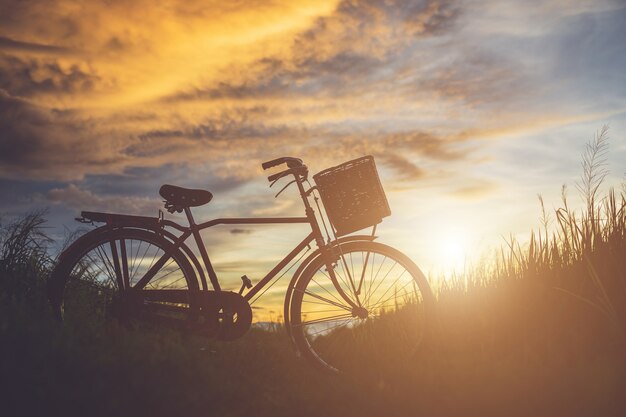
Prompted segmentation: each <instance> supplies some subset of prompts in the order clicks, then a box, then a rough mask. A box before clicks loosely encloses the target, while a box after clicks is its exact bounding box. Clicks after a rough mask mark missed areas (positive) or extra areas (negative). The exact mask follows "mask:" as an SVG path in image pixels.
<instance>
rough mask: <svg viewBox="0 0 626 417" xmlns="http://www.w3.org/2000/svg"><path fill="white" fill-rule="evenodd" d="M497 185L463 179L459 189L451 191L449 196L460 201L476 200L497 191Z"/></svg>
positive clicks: (479, 180)
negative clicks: (460, 199)
mask: <svg viewBox="0 0 626 417" xmlns="http://www.w3.org/2000/svg"><path fill="white" fill-rule="evenodd" d="M497 188H498V187H497V185H496V184H495V183H494V182H492V181H489V180H484V179H465V180H464V181H463V182H462V184H461V186H460V187H457V188H454V189H452V190H451V191H450V192H449V194H450V195H452V196H455V197H458V198H462V199H478V198H482V197H485V196H486V195H488V194H491V193H493V192H495V191H496V190H497Z"/></svg>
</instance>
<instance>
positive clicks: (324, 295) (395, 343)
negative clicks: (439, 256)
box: [289, 241, 433, 374]
mask: <svg viewBox="0 0 626 417" xmlns="http://www.w3.org/2000/svg"><path fill="white" fill-rule="evenodd" d="M333 251H334V252H335V253H337V254H338V255H337V256H338V259H337V260H336V261H335V263H334V271H335V274H336V276H337V281H338V283H339V285H340V286H341V288H342V289H343V291H344V292H345V293H346V294H347V295H348V296H349V297H350V298H351V299H352V300H353V301H354V302H355V303H356V301H357V298H358V299H359V303H360V304H361V306H362V307H363V308H364V309H365V310H367V313H363V311H359V312H358V314H355V311H354V309H353V308H351V307H349V305H348V303H347V302H346V301H345V300H344V299H343V298H342V297H341V295H340V294H339V292H338V291H337V289H336V287H335V286H334V285H333V284H332V281H331V280H330V277H329V274H328V273H327V271H326V265H325V261H324V259H322V257H321V256H320V257H319V258H317V259H315V260H314V261H313V262H312V263H311V264H310V265H309V266H308V267H307V268H306V270H305V271H304V272H303V274H302V276H301V278H300V279H299V280H298V282H297V283H296V285H295V287H294V290H293V298H292V304H291V305H292V307H291V313H290V322H289V323H290V324H289V326H290V330H291V335H292V339H293V341H294V343H295V345H296V347H297V349H298V351H299V352H300V354H301V355H302V356H303V357H304V358H305V359H306V360H307V361H309V362H311V363H312V364H313V365H314V366H315V367H317V368H319V369H322V370H324V371H327V372H330V373H334V374H353V373H358V372H361V371H363V369H364V368H365V367H367V368H372V367H376V368H378V369H384V368H385V367H386V365H387V364H389V362H395V363H396V364H398V365H400V366H402V361H404V360H410V358H413V357H414V354H415V352H416V351H417V349H418V348H419V347H420V346H422V345H423V343H424V342H425V340H426V338H427V333H428V331H429V327H430V319H431V318H432V316H433V313H432V309H433V295H432V292H431V290H430V286H429V285H428V282H427V280H426V278H425V276H424V274H423V273H422V272H421V271H420V269H419V268H418V267H417V265H415V263H414V262H413V261H411V259H410V258H408V257H407V256H406V255H404V254H403V253H401V252H400V251H398V250H397V249H394V248H392V247H390V246H387V245H384V244H381V243H378V242H363V241H357V242H347V243H344V244H341V245H339V246H338V247H337V248H336V249H333ZM368 254H369V255H368ZM359 261H360V265H358V264H359ZM387 261H389V262H387ZM355 264H357V265H355ZM385 265H386V266H385ZM389 265H391V266H389ZM396 265H399V266H400V268H397V271H394V269H395V268H396ZM402 270H403V271H404V272H402ZM381 271H382V272H381ZM392 272H393V274H392ZM396 272H397V274H396ZM407 272H408V275H406V276H404V275H405V274H406V273H407ZM379 273H380V277H379ZM384 273H386V275H384V276H383V275H382V274H384ZM390 274H391V275H390ZM381 277H382V278H381ZM388 277H389V278H388ZM403 277H404V279H401V278H403ZM351 278H352V282H350V279H351ZM323 280H326V281H323ZM357 282H358V285H357ZM396 284H397V285H396ZM381 287H382V288H381ZM392 288H395V289H393V291H394V292H393V293H392V294H393V295H390V294H389V291H390V290H391V289H392ZM407 288H409V289H410V290H411V291H408V290H407ZM357 290H359V292H358V295H359V297H357V296H356V295H355V294H356V293H357ZM399 291H401V294H400V293H399ZM390 301H392V302H390ZM402 301H404V304H402V305H400V302H402ZM389 365H391V364H389Z"/></svg>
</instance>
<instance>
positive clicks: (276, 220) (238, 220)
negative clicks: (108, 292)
mask: <svg viewBox="0 0 626 417" xmlns="http://www.w3.org/2000/svg"><path fill="white" fill-rule="evenodd" d="M186 214H187V218H188V219H189V220H190V222H189V223H190V225H189V227H184V226H181V225H179V224H178V223H175V222H173V221H171V220H163V221H162V222H161V225H162V226H163V227H172V228H174V229H176V230H178V231H180V232H182V234H181V235H180V236H178V237H177V238H176V239H175V240H174V242H173V243H174V246H172V247H171V248H170V250H169V251H167V252H166V253H164V254H163V256H162V257H161V258H160V259H159V260H158V261H157V262H156V263H155V264H154V265H153V267H152V268H151V269H150V270H149V271H148V272H147V273H146V275H144V276H143V277H142V279H141V280H139V282H137V284H136V286H135V288H136V289H138V290H141V289H143V288H144V287H145V286H146V285H147V283H148V282H149V281H150V280H151V279H152V277H153V276H154V274H156V272H157V271H158V270H159V269H160V268H161V267H162V266H163V264H165V262H167V260H168V259H169V257H170V256H171V255H172V254H173V253H174V252H175V251H176V250H178V249H179V248H180V247H181V245H182V244H183V243H184V242H185V241H186V240H187V239H188V238H189V237H190V236H192V235H193V237H194V241H195V243H196V245H197V246H198V249H199V251H200V256H201V258H202V262H203V263H204V268H205V270H206V272H207V274H208V276H209V279H210V281H211V285H212V286H213V289H214V290H215V291H221V286H220V283H219V280H218V277H217V274H216V272H215V269H214V268H213V265H212V264H211V260H210V258H209V255H208V253H207V250H206V246H205V245H204V241H203V240H202V236H201V235H200V231H201V230H204V229H208V228H210V227H213V226H217V225H223V224H294V223H300V224H302V223H309V219H308V218H307V217H257V218H251V217H233V218H221V219H214V220H209V221H207V222H204V223H200V224H195V222H194V221H193V217H192V215H191V211H190V210H189V209H186ZM314 241H315V235H314V233H313V232H311V233H309V234H308V235H307V236H306V237H305V238H304V239H303V240H302V241H301V242H300V243H299V244H298V245H297V246H296V247H295V248H294V249H292V250H291V252H289V254H287V256H285V257H284V258H283V259H282V260H281V261H280V262H279V263H278V264H277V265H276V266H275V267H274V268H272V270H271V271H269V272H268V273H267V275H266V276H265V277H263V278H262V279H261V280H260V281H259V282H258V283H256V284H255V285H254V286H253V287H252V288H250V289H249V290H248V291H247V292H246V294H245V295H244V298H245V299H246V300H248V301H249V300H250V299H252V297H254V296H255V295H256V294H257V293H258V292H259V291H260V290H261V289H263V287H265V285H267V284H268V283H269V282H270V281H271V280H272V279H273V278H274V277H276V275H277V274H278V273H279V272H280V271H281V270H282V269H283V268H285V266H287V265H288V264H289V263H290V262H291V261H292V260H293V259H294V258H295V257H296V256H297V255H298V254H299V253H300V252H302V250H304V248H305V247H308V246H310V245H311V243H313V242H314Z"/></svg>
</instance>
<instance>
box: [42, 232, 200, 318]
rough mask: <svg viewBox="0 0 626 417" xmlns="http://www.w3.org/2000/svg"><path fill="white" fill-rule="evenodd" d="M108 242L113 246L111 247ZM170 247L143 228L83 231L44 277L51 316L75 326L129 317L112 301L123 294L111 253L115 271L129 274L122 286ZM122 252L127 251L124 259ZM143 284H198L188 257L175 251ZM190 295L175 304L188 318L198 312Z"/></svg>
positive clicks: (133, 280)
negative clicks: (79, 323) (178, 305)
mask: <svg viewBox="0 0 626 417" xmlns="http://www.w3.org/2000/svg"><path fill="white" fill-rule="evenodd" d="M112 245H115V249H113V246H112ZM122 245H123V246H124V249H125V250H124V251H122ZM172 247H173V243H172V242H171V241H169V240H167V239H165V238H163V237H162V236H160V235H158V234H156V233H154V232H152V231H148V230H144V229H136V228H122V229H103V228H100V229H96V230H94V231H91V232H89V233H87V234H85V235H83V236H82V237H80V238H79V239H78V240H77V241H75V242H74V243H73V244H72V245H70V246H69V247H68V248H67V249H66V250H65V251H64V252H63V253H62V255H61V256H60V257H59V262H58V263H57V265H56V266H55V268H54V270H53V271H52V273H51V275H50V278H49V280H48V296H49V300H50V303H51V305H52V309H53V313H54V315H55V316H56V317H57V318H58V319H60V320H62V321H65V322H68V321H70V322H73V323H75V324H76V323H78V322H83V324H84V323H85V322H90V323H91V324H94V323H103V322H104V321H105V320H106V319H108V318H110V317H116V318H119V319H122V320H129V319H130V318H131V316H132V314H131V312H130V311H128V310H126V309H124V308H119V303H118V304H116V302H117V301H119V299H120V298H121V297H120V295H121V293H122V292H121V291H120V287H119V285H118V279H117V272H116V271H115V261H114V257H113V255H114V253H113V251H114V250H115V251H116V252H117V256H118V265H119V269H118V271H120V272H122V270H124V269H125V270H126V272H123V274H125V275H127V276H128V278H127V281H128V282H127V284H128V285H129V287H133V285H134V284H136V283H137V282H138V281H139V279H140V278H141V276H142V272H144V273H145V272H146V271H147V270H149V269H150V267H151V266H152V265H153V264H154V263H155V259H157V257H160V256H162V254H163V253H165V252H168V251H171V250H172ZM123 252H125V253H126V260H125V261H124V260H123ZM129 255H130V256H129ZM148 262H150V263H148ZM166 278H167V280H166ZM125 280H126V278H125ZM125 284H126V282H124V285H125ZM147 287H149V288H150V289H163V288H165V289H168V288H169V289H182V290H198V282H197V280H196V275H195V272H194V269H193V267H192V265H191V263H190V262H189V260H188V259H187V257H186V256H185V255H184V254H183V253H182V252H181V251H180V250H174V251H173V252H172V255H171V257H170V258H169V259H168V261H166V263H165V264H164V265H163V266H162V267H161V268H159V270H158V271H157V273H156V274H155V275H154V277H153V278H152V279H151V280H150V282H149V283H148V284H147ZM134 291H142V290H134ZM138 295H141V294H138ZM191 298H192V297H188V299H187V302H186V303H182V305H181V308H180V310H181V311H182V312H183V313H185V312H188V313H189V314H188V316H189V317H192V316H193V315H194V314H196V313H197V311H198V306H196V305H195V304H194V303H193V302H192V300H191ZM156 304H158V303H156ZM161 304H163V305H164V304H165V303H161ZM185 309H187V310H185ZM171 310H173V308H172V309H171ZM189 317H187V318H189Z"/></svg>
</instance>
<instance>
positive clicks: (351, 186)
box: [313, 156, 391, 236]
mask: <svg viewBox="0 0 626 417" xmlns="http://www.w3.org/2000/svg"><path fill="white" fill-rule="evenodd" d="M313 179H314V180H315V183H316V184H317V188H318V189H319V192H320V195H321V197H322V202H323V203H324V207H325V208H326V214H327V215H328V218H329V219H330V222H331V224H332V225H333V227H334V228H335V234H336V235H337V236H342V235H347V234H349V233H352V232H356V231H357V230H361V229H364V228H366V227H370V226H373V225H375V224H378V223H380V222H381V221H382V219H383V218H384V217H387V216H389V215H390V214H391V210H390V209H389V203H388V202H387V197H386V196H385V190H383V187H382V185H381V183H380V179H379V178H378V172H377V171H376V164H375V163H374V157H373V156H364V157H362V158H358V159H354V160H352V161H348V162H345V163H343V164H341V165H337V166H336V167H332V168H328V169H325V170H324V171H321V172H318V173H317V174H315V175H314V176H313Z"/></svg>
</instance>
